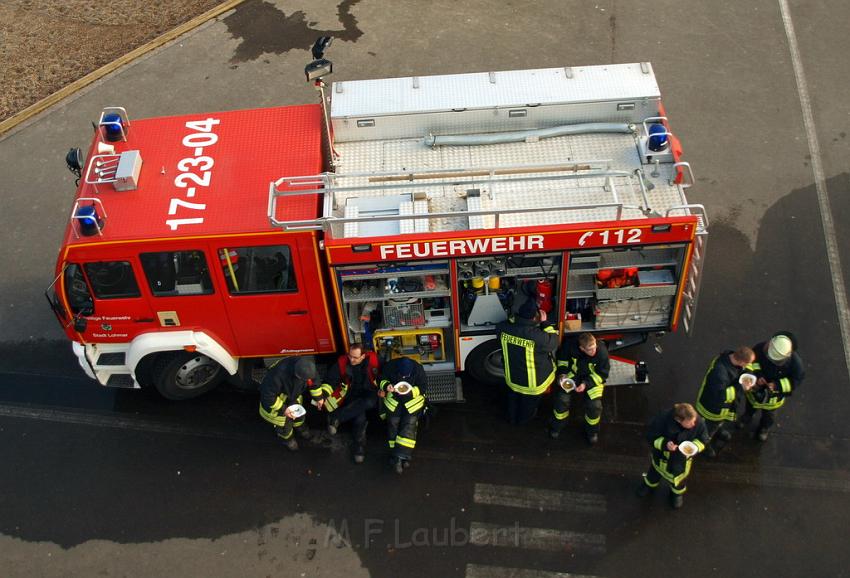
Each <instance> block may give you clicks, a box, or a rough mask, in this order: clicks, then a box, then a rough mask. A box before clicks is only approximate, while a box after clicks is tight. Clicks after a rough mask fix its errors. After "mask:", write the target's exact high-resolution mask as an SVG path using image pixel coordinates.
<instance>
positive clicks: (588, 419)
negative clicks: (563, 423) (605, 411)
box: [584, 414, 602, 425]
mask: <svg viewBox="0 0 850 578" xmlns="http://www.w3.org/2000/svg"><path fill="white" fill-rule="evenodd" d="M601 419H602V416H601V415H600V416H598V417H588V415H587V414H585V416H584V421H586V422H587V425H596V424H598V423H599V421H600V420H601Z"/></svg>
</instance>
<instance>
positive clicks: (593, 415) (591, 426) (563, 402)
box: [549, 387, 602, 435]
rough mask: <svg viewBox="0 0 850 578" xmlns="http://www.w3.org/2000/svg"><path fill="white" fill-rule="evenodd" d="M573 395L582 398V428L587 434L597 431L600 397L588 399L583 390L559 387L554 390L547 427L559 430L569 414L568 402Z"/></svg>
mask: <svg viewBox="0 0 850 578" xmlns="http://www.w3.org/2000/svg"><path fill="white" fill-rule="evenodd" d="M573 395H578V396H581V397H583V398H584V430H585V431H586V432H587V434H588V435H590V434H598V433H599V421H600V418H601V417H602V398H601V397H597V398H596V399H590V398H589V397H588V396H587V393H585V392H581V393H578V392H575V391H571V392H566V391H564V390H563V389H561V388H560V387H559V388H557V389H556V390H555V400H554V403H553V406H552V419H551V421H550V422H549V427H550V428H551V430H552V431H553V432H560V431H561V430H562V429H564V425H566V423H567V418H568V417H569V416H570V404H571V403H572V397H573Z"/></svg>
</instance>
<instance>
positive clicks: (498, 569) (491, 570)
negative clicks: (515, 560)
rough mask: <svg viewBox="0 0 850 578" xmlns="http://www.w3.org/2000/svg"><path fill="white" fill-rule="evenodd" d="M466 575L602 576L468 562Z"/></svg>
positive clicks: (470, 577)
mask: <svg viewBox="0 0 850 578" xmlns="http://www.w3.org/2000/svg"><path fill="white" fill-rule="evenodd" d="M465 576H466V578H600V577H599V576H590V575H589V574H570V573H569V572H547V571H545V570H527V569H525V568H505V567H503V566H482V565H480V564H467V565H466V574H465Z"/></svg>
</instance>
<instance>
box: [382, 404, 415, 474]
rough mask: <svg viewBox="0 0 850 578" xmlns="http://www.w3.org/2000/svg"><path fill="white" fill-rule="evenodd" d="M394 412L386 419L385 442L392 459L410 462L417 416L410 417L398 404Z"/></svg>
mask: <svg viewBox="0 0 850 578" xmlns="http://www.w3.org/2000/svg"><path fill="white" fill-rule="evenodd" d="M396 412H397V413H394V414H390V415H389V416H388V417H387V440H388V441H389V446H390V450H391V451H392V456H393V458H394V459H396V460H400V461H410V459H411V458H412V454H413V448H414V447H416V429H417V427H418V425H419V414H418V413H415V414H412V415H411V414H409V413H407V411H406V410H404V409H403V406H402V405H401V404H399V407H398V408H397V409H396Z"/></svg>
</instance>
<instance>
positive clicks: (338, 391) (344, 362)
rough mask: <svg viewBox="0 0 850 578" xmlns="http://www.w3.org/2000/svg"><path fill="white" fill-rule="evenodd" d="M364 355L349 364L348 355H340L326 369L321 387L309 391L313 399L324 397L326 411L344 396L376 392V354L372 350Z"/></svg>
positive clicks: (335, 405) (334, 406)
mask: <svg viewBox="0 0 850 578" xmlns="http://www.w3.org/2000/svg"><path fill="white" fill-rule="evenodd" d="M365 355H366V359H364V360H363V361H361V362H360V363H359V364H357V365H352V364H351V361H349V359H348V355H340V356H339V358H338V359H337V362H336V363H335V364H334V365H332V366H331V367H330V368H329V369H328V373H327V375H325V379H324V380H323V381H322V385H321V387H319V388H316V389H314V390H311V391H310V395H311V396H312V398H313V400H314V401H318V400H320V399H324V400H325V406H326V407H327V409H328V411H334V410H335V409H336V408H337V407H339V405H340V404H341V403H342V401H343V400H344V399H345V397H346V396H350V397H352V398H354V397H359V396H361V395H371V394H373V393H376V392H377V386H378V373H379V368H378V355H377V354H376V353H375V352H374V351H366V352H365Z"/></svg>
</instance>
